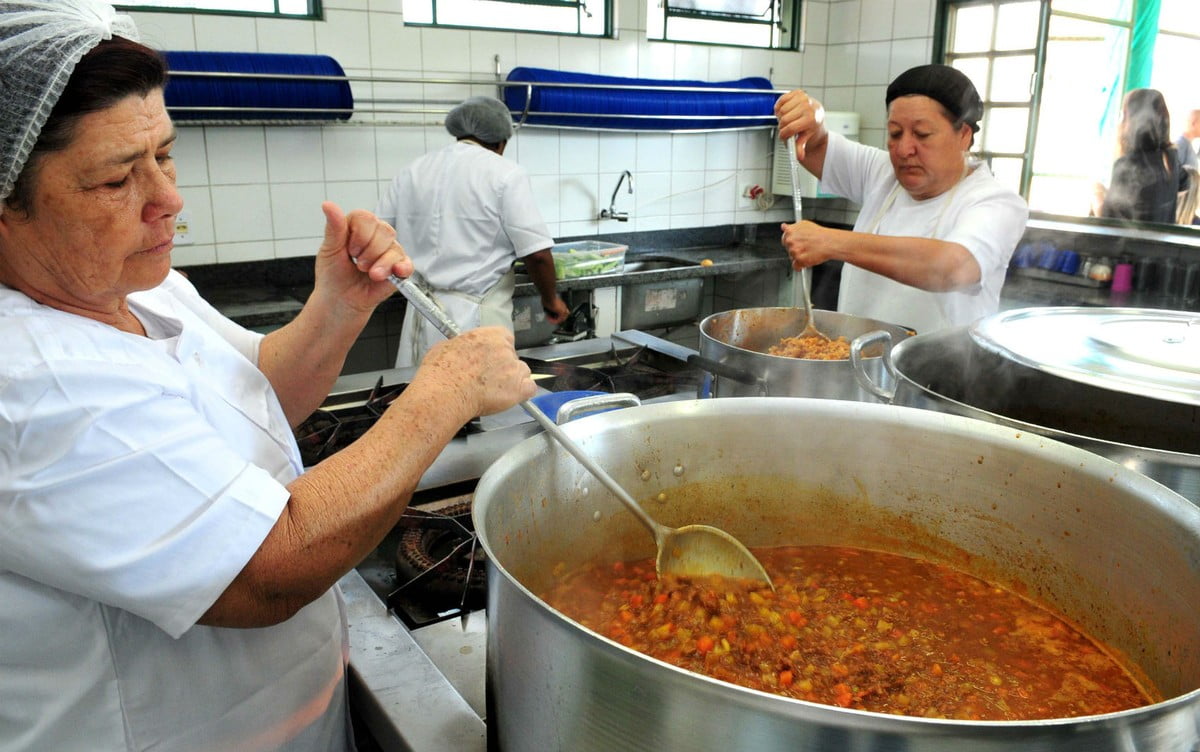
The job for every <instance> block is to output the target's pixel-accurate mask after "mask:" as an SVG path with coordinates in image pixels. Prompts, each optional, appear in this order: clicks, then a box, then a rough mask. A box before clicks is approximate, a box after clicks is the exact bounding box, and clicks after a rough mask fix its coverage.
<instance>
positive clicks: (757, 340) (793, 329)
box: [696, 308, 910, 402]
mask: <svg viewBox="0 0 1200 752" xmlns="http://www.w3.org/2000/svg"><path fill="white" fill-rule="evenodd" d="M813 323H814V324H815V325H816V327H817V329H819V330H821V332H823V333H824V334H826V335H828V336H830V337H845V338H846V339H847V340H853V339H854V338H855V337H858V336H859V335H861V334H865V333H867V332H872V331H886V332H888V333H889V334H891V335H892V336H893V337H895V338H896V339H900V338H903V337H906V336H908V335H909V334H910V332H909V330H908V329H905V328H904V327H902V326H895V325H894V324H886V323H884V322H882V321H876V320H875V319H868V318H863V317H861V316H851V315H849V314H846V313H837V312H835V311H820V310H818V311H813ZM804 324H805V319H804V309H802V308H741V309H736V310H732V311H723V312H721V313H714V314H712V315H711V316H708V317H706V318H705V319H704V320H703V321H701V322H700V359H699V360H697V361H696V362H697V363H698V364H699V365H701V366H702V367H705V368H706V369H707V370H709V371H711V372H712V373H713V374H714V375H715V377H716V378H715V379H714V380H713V389H712V393H713V396H715V397H759V396H772V397H820V398H823V399H845V400H860V401H865V402H874V401H875V397H874V396H872V394H871V393H870V392H869V391H867V390H865V389H863V388H862V387H861V386H860V385H859V384H858V383H857V382H856V381H855V379H854V372H853V369H852V368H851V367H850V363H849V361H846V360H801V359H798V358H785V357H781V356H778V355H768V354H767V349H768V348H769V347H771V346H772V345H776V344H778V343H779V341H780V340H781V339H783V338H784V337H795V336H798V335H799V334H800V331H801V330H802V329H804ZM877 355H878V353H877V352H871V351H869V350H868V351H867V352H866V353H865V355H864V368H866V369H867V370H868V371H869V372H870V373H871V375H872V376H873V377H874V378H875V379H876V380H882V379H886V377H887V374H886V372H885V370H884V367H883V364H882V362H881V361H880V359H879V358H878V357H877Z"/></svg>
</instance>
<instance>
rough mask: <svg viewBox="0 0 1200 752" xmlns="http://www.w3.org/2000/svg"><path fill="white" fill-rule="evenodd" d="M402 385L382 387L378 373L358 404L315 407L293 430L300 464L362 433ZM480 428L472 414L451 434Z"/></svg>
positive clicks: (333, 450) (321, 456)
mask: <svg viewBox="0 0 1200 752" xmlns="http://www.w3.org/2000/svg"><path fill="white" fill-rule="evenodd" d="M405 386H406V385H405V384H401V385H399V386H397V387H394V388H388V389H384V386H383V377H382V376H380V377H379V379H378V380H377V381H376V382H375V386H374V388H372V389H371V392H370V394H368V395H367V397H366V400H365V401H364V402H363V403H362V404H361V405H358V406H356V407H350V408H341V409H339V410H337V411H333V410H325V409H318V410H316V411H315V412H313V414H312V415H310V416H308V417H307V418H305V419H304V421H303V422H302V423H301V424H300V425H298V426H296V429H295V431H294V435H295V437H296V444H297V445H298V446H299V447H300V460H301V462H303V464H304V466H305V467H311V466H312V465H315V464H317V463H318V462H320V461H321V460H323V459H325V458H327V457H330V456H332V455H333V454H335V453H336V452H338V451H339V450H341V449H344V448H345V447H346V446H347V445H349V444H350V443H351V442H352V441H354V440H355V439H357V438H358V437H360V436H362V435H363V434H364V433H366V431H367V429H369V428H370V427H371V426H373V425H375V421H376V420H378V419H379V416H381V415H383V413H384V411H385V410H387V408H388V406H389V405H391V404H392V402H393V401H394V400H395V399H396V397H398V396H400V393H401V392H403V391H404V387H405ZM480 430H481V429H480V427H479V419H478V418H474V419H472V420H471V421H470V422H469V423H467V424H466V425H465V426H463V427H462V428H460V429H459V430H458V433H456V434H455V435H456V436H466V435H467V434H471V433H478V432H479V431H480Z"/></svg>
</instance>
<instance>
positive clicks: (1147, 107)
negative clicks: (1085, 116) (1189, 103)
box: [1095, 89, 1189, 223]
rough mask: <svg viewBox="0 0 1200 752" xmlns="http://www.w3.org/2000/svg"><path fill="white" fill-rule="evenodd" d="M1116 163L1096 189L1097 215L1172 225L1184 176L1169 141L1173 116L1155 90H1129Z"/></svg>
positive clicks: (1186, 182)
mask: <svg viewBox="0 0 1200 752" xmlns="http://www.w3.org/2000/svg"><path fill="white" fill-rule="evenodd" d="M1117 144H1118V148H1117V153H1118V156H1117V160H1116V161H1115V162H1113V166H1112V177H1111V178H1110V180H1109V182H1108V185H1107V186H1104V185H1097V186H1096V202H1097V204H1098V207H1099V208H1098V210H1096V211H1095V213H1096V214H1097V215H1098V216H1101V217H1112V218H1115V219H1131V220H1136V221H1141V222H1167V223H1174V222H1175V213H1176V208H1177V205H1178V202H1179V193H1180V192H1181V191H1186V190H1187V188H1188V185H1189V178H1188V175H1187V172H1186V171H1185V170H1184V169H1183V167H1182V166H1181V160H1180V155H1179V152H1178V150H1177V149H1176V148H1175V144H1173V143H1172V142H1171V116H1170V115H1169V114H1168V112H1167V103H1166V100H1164V99H1163V95H1162V93H1160V92H1159V91H1158V90H1157V89H1133V90H1131V91H1129V92H1128V93H1127V94H1126V95H1125V99H1124V100H1123V101H1122V103H1121V121H1120V124H1119V125H1118V126H1117Z"/></svg>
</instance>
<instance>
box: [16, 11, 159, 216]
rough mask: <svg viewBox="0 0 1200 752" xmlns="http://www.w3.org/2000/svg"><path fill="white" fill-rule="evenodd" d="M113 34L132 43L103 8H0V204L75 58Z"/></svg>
mask: <svg viewBox="0 0 1200 752" xmlns="http://www.w3.org/2000/svg"><path fill="white" fill-rule="evenodd" d="M114 35H115V36H120V37H125V38H126V39H130V40H133V41H135V42H136V41H138V33H137V27H136V26H135V25H134V23H133V19H132V18H130V17H129V16H124V15H118V14H117V12H116V11H115V10H114V9H113V7H112V6H111V5H109V4H108V3H102V2H97V0H4V2H2V3H0V201H3V200H4V199H6V198H8V195H9V194H10V193H12V190H13V184H14V183H16V181H17V177H18V176H19V175H20V174H21V170H23V169H24V168H25V162H26V160H28V159H29V153H30V152H31V151H33V147H34V145H35V144H36V143H37V140H38V136H39V135H40V134H41V132H42V126H44V125H45V124H46V119H47V118H49V117H50V112H51V110H53V109H54V105H55V104H57V103H58V98H59V97H60V96H62V92H63V89H64V88H65V87H66V85H67V80H68V79H70V77H71V73H72V71H74V70H75V65H76V64H77V63H78V62H79V59H80V58H82V57H83V56H84V55H85V54H87V53H88V52H89V51H90V50H91V49H92V48H93V47H95V46H96V45H97V44H99V43H100V42H101V40H105V39H112V38H113V36H114Z"/></svg>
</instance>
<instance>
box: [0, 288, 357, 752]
mask: <svg viewBox="0 0 1200 752" xmlns="http://www.w3.org/2000/svg"><path fill="white" fill-rule="evenodd" d="M128 300H129V305H130V308H131V310H132V311H133V312H134V313H135V314H136V315H137V316H138V318H139V319H140V320H141V321H142V322H143V323H144V324H145V326H146V329H147V332H148V333H149V334H150V337H139V336H134V335H130V334H126V333H123V332H120V331H118V330H117V329H115V328H113V327H111V326H106V325H104V324H101V323H98V322H95V321H92V320H90V319H86V318H83V317H80V316H75V315H72V314H68V313H64V312H62V311H57V310H54V309H51V308H48V307H45V306H41V305H39V304H37V303H35V302H34V301H32V300H30V299H29V298H28V297H26V296H24V295H22V294H21V293H19V292H16V291H14V290H11V289H9V288H6V287H3V286H0V342H3V346H2V347H3V357H2V358H0V604H2V605H0V750H55V751H56V752H69V751H71V750H88V751H89V752H91V751H94V750H105V751H106V752H111V751H112V750H150V749H153V750H164V751H166V750H172V751H174V750H222V751H231V750H239V751H240V750H277V749H284V750H320V751H321V752H325V751H326V750H347V749H352V747H353V742H352V740H350V739H348V724H347V722H346V717H347V716H346V704H345V687H344V678H345V662H346V627H345V618H344V614H343V609H342V605H341V601H340V597H339V596H338V594H337V593H336V592H335V591H330V592H327V593H326V594H325V595H323V596H322V597H320V598H319V599H317V600H316V601H314V602H313V603H311V604H309V605H308V606H306V607H305V608H303V609H302V610H301V611H300V612H299V613H298V614H296V615H295V616H294V617H293V618H291V619H289V620H288V621H286V622H284V623H282V624H279V625H276V626H273V627H269V628H263V629H222V628H214V627H205V626H200V625H197V624H196V620H197V619H199V618H200V616H201V615H203V614H204V612H205V611H206V610H207V609H208V608H209V607H210V606H211V605H212V604H213V602H214V601H215V600H216V598H217V597H218V596H219V595H220V594H221V592H222V591H223V590H224V589H225V588H226V587H227V586H228V585H229V583H230V582H231V581H232V580H233V578H234V577H235V576H236V575H237V574H238V572H239V571H240V570H241V569H242V567H243V566H244V565H245V563H246V562H247V561H248V560H249V559H250V557H251V556H252V555H253V554H254V552H255V551H256V550H257V549H258V547H259V545H260V544H261V542H262V541H263V539H264V538H265V537H266V535H267V533H268V532H269V531H270V530H271V528H272V526H273V525H274V524H275V521H276V519H277V518H278V516H279V514H280V513H281V511H282V510H283V508H284V506H285V504H286V502H287V499H288V491H287V489H286V488H285V487H284V484H285V483H287V482H289V481H291V480H292V479H294V478H295V477H296V476H297V474H298V473H299V472H301V464H300V458H299V453H298V451H297V448H296V444H295V441H294V440H293V439H292V434H291V431H290V429H289V428H288V425H287V421H286V419H285V417H284V415H283V411H282V408H281V407H280V405H279V402H278V400H277V399H276V397H275V393H274V391H273V390H272V389H271V387H270V385H269V384H268V382H267V381H266V379H265V377H264V376H263V375H262V373H261V372H260V371H259V370H258V368H257V367H256V366H255V363H256V362H257V357H258V346H259V342H260V341H261V335H258V334H255V333H253V332H249V331H247V330H245V329H242V328H241V327H238V326H237V325H235V324H233V323H232V322H230V321H228V320H227V319H224V318H223V317H221V316H220V314H219V313H218V312H217V311H215V310H214V309H212V308H211V307H210V306H208V305H207V304H206V303H205V302H204V301H203V300H202V299H201V298H200V297H199V295H197V294H196V292H195V290H194V289H193V288H192V287H191V285H190V284H189V283H187V282H186V281H185V280H184V279H183V278H182V277H181V276H180V275H178V274H176V273H174V272H172V274H171V275H170V276H169V277H168V278H167V280H166V281H165V282H164V283H163V284H162V285H160V286H159V287H157V288H155V289H153V290H149V291H146V292H141V293H136V294H133V295H130V296H129V299H128Z"/></svg>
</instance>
